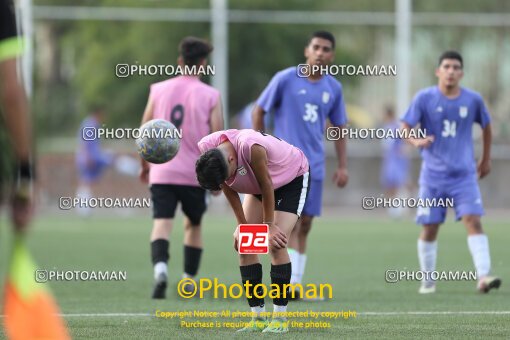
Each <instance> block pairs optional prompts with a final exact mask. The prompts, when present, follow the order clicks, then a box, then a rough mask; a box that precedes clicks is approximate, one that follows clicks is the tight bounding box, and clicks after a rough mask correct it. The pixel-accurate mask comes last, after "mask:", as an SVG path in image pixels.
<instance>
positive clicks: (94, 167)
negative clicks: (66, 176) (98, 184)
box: [77, 157, 111, 183]
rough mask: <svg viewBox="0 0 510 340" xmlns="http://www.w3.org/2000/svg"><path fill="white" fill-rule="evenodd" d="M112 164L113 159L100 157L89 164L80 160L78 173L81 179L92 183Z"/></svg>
mask: <svg viewBox="0 0 510 340" xmlns="http://www.w3.org/2000/svg"><path fill="white" fill-rule="evenodd" d="M110 165H111V159H109V158H106V157H105V158H99V159H97V160H95V162H94V163H92V164H91V165H89V166H87V165H86V164H85V162H84V161H78V162H77V167H78V175H79V177H80V180H81V181H83V182H85V183H92V182H95V181H97V180H99V178H101V176H102V175H103V173H104V171H105V170H106V169H107V168H108V167H109V166H110Z"/></svg>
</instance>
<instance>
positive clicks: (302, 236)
mask: <svg viewBox="0 0 510 340" xmlns="http://www.w3.org/2000/svg"><path fill="white" fill-rule="evenodd" d="M312 222H313V216H309V215H301V218H300V219H299V220H298V222H297V223H296V227H295V228H294V230H293V231H292V233H291V242H289V245H290V246H289V248H291V249H292V250H291V249H289V256H290V261H291V263H292V277H291V279H290V282H291V283H299V284H301V282H302V280H303V275H304V272H305V266H306V246H307V241H308V234H309V233H310V230H311V229H312ZM293 237H294V240H293V239H292V238H293Z"/></svg>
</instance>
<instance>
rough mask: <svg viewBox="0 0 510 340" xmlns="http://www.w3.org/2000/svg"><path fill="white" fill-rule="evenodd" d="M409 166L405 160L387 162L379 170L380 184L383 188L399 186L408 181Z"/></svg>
mask: <svg viewBox="0 0 510 340" xmlns="http://www.w3.org/2000/svg"><path fill="white" fill-rule="evenodd" d="M408 173H409V166H408V163H406V162H387V163H384V164H383V167H382V171H381V178H380V180H381V185H382V186H383V188H384V189H392V188H400V187H403V186H405V185H406V184H407V182H408Z"/></svg>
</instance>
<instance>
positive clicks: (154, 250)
mask: <svg viewBox="0 0 510 340" xmlns="http://www.w3.org/2000/svg"><path fill="white" fill-rule="evenodd" d="M172 228H173V221H172V219H170V218H156V219H154V223H153V227H152V232H151V238H150V239H151V258H152V264H153V265H154V279H155V280H156V283H155V285H154V291H153V293H152V298H153V299H164V298H165V291H166V286H167V281H168V259H169V258H170V252H169V247H170V243H169V241H168V237H169V235H170V233H171V231H172Z"/></svg>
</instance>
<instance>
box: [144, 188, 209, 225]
mask: <svg viewBox="0 0 510 340" xmlns="http://www.w3.org/2000/svg"><path fill="white" fill-rule="evenodd" d="M150 190H151V198H152V217H153V218H174V216H175V210H176V209H177V203H178V202H181V208H182V212H183V213H184V215H186V216H187V217H188V218H189V220H190V221H191V224H192V225H200V222H201V221H202V216H203V215H204V213H205V210H206V209H207V203H206V201H205V198H206V192H205V190H204V189H202V188H199V187H194V186H190V185H174V184H152V185H151V187H150Z"/></svg>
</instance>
